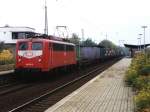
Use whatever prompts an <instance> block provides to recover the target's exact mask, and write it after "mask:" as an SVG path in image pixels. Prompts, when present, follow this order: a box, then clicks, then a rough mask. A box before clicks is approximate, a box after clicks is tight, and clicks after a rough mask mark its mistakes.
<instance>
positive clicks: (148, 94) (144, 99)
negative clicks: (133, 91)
mask: <svg viewBox="0 0 150 112" xmlns="http://www.w3.org/2000/svg"><path fill="white" fill-rule="evenodd" d="M135 102H136V106H137V110H138V111H139V112H141V111H144V110H145V109H147V110H150V90H141V91H140V92H139V94H138V95H137V96H136V97H135Z"/></svg>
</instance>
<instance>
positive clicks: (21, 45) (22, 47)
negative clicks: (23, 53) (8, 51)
mask: <svg viewBox="0 0 150 112" xmlns="http://www.w3.org/2000/svg"><path fill="white" fill-rule="evenodd" d="M27 49H28V43H27V42H21V43H19V50H27Z"/></svg>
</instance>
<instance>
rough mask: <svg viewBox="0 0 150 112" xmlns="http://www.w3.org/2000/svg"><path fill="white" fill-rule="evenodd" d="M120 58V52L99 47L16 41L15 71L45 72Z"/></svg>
mask: <svg viewBox="0 0 150 112" xmlns="http://www.w3.org/2000/svg"><path fill="white" fill-rule="evenodd" d="M118 56H120V51H114V50H112V49H106V48H104V47H100V46H79V45H75V44H73V43H69V42H64V41H57V40H51V39H44V38H31V39H22V40H18V42H17V44H16V67H15V71H16V72H20V71H41V72H47V71H50V70H53V69H56V68H60V67H66V66H74V65H83V64H85V63H91V62H94V61H98V62H99V61H100V60H106V59H110V58H113V57H118Z"/></svg>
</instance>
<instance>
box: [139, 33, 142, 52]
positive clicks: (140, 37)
mask: <svg viewBox="0 0 150 112" xmlns="http://www.w3.org/2000/svg"><path fill="white" fill-rule="evenodd" d="M139 39H140V51H141V50H142V49H141V39H142V34H139Z"/></svg>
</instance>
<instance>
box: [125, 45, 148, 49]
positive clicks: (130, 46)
mask: <svg viewBox="0 0 150 112" xmlns="http://www.w3.org/2000/svg"><path fill="white" fill-rule="evenodd" d="M124 46H125V47H128V48H132V49H138V48H139V47H141V48H144V44H142V45H131V44H124ZM147 46H150V44H145V47H147Z"/></svg>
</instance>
